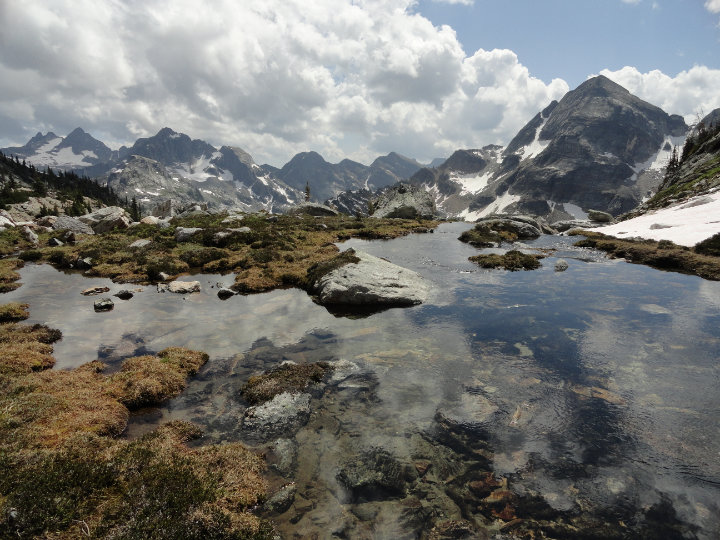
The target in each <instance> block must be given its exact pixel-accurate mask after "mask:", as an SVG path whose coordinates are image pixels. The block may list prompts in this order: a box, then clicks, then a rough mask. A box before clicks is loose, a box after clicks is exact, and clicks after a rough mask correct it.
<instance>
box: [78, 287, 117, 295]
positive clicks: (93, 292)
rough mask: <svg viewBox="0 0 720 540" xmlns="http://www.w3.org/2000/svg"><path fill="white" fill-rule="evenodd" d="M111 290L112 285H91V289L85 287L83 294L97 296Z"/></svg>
mask: <svg viewBox="0 0 720 540" xmlns="http://www.w3.org/2000/svg"><path fill="white" fill-rule="evenodd" d="M108 291H110V287H90V288H89V289H85V290H84V291H83V292H81V293H80V294H82V295H83V296H96V295H98V294H102V293H106V292H108Z"/></svg>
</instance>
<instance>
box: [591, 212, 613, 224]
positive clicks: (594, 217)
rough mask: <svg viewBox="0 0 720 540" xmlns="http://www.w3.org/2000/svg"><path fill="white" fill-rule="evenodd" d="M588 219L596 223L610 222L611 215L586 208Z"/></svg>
mask: <svg viewBox="0 0 720 540" xmlns="http://www.w3.org/2000/svg"><path fill="white" fill-rule="evenodd" d="M588 219H589V220H590V221H595V222H596V223H611V222H612V220H613V217H612V215H611V214H608V213H607V212H602V211H600V210H588Z"/></svg>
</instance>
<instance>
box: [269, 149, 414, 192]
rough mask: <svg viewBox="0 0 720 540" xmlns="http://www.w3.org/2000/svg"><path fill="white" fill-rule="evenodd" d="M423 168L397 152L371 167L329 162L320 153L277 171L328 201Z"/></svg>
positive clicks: (307, 154)
mask: <svg viewBox="0 0 720 540" xmlns="http://www.w3.org/2000/svg"><path fill="white" fill-rule="evenodd" d="M420 167H421V165H420V164H419V163H418V162H416V161H415V160H412V159H410V158H407V157H405V156H401V155H400V154H397V153H395V152H392V153H390V154H388V155H387V156H382V157H379V158H377V159H376V160H375V161H373V163H372V164H371V165H369V166H368V165H363V164H362V163H358V162H357V161H352V160H349V159H344V160H342V161H341V162H340V163H328V162H327V161H325V159H324V158H323V157H322V156H321V155H320V154H318V153H317V152H302V153H300V154H297V155H295V156H294V157H293V158H292V159H291V160H290V161H289V162H288V163H287V164H285V166H283V167H282V168H281V169H275V170H274V172H275V174H276V175H277V177H278V178H280V179H282V180H283V181H284V182H286V183H287V184H288V185H290V186H292V187H294V188H295V189H298V190H304V189H305V186H306V185H309V186H310V193H311V197H312V198H313V199H316V200H321V201H322V200H326V199H330V198H332V197H335V196H336V195H338V194H340V193H342V192H345V191H355V190H361V189H366V190H375V189H378V188H381V187H385V186H388V185H390V184H394V183H395V182H397V181H399V180H403V179H405V178H409V177H410V176H411V175H412V174H413V173H415V172H416V171H417V170H419V169H420Z"/></svg>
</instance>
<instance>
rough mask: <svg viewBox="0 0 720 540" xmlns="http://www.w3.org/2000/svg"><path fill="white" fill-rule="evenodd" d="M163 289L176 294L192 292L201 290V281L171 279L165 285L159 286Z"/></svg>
mask: <svg viewBox="0 0 720 540" xmlns="http://www.w3.org/2000/svg"><path fill="white" fill-rule="evenodd" d="M158 289H159V290H161V291H167V292H171V293H176V294H191V293H195V292H200V282H199V281H171V282H170V283H167V284H165V285H160V286H158Z"/></svg>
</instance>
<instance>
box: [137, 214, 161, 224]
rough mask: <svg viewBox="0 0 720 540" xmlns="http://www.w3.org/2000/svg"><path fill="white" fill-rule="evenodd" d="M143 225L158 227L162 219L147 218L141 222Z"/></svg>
mask: <svg viewBox="0 0 720 540" xmlns="http://www.w3.org/2000/svg"><path fill="white" fill-rule="evenodd" d="M140 223H142V224H143V225H157V224H158V223H160V218H159V217H157V216H145V217H144V218H142V219H141V220H140Z"/></svg>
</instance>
